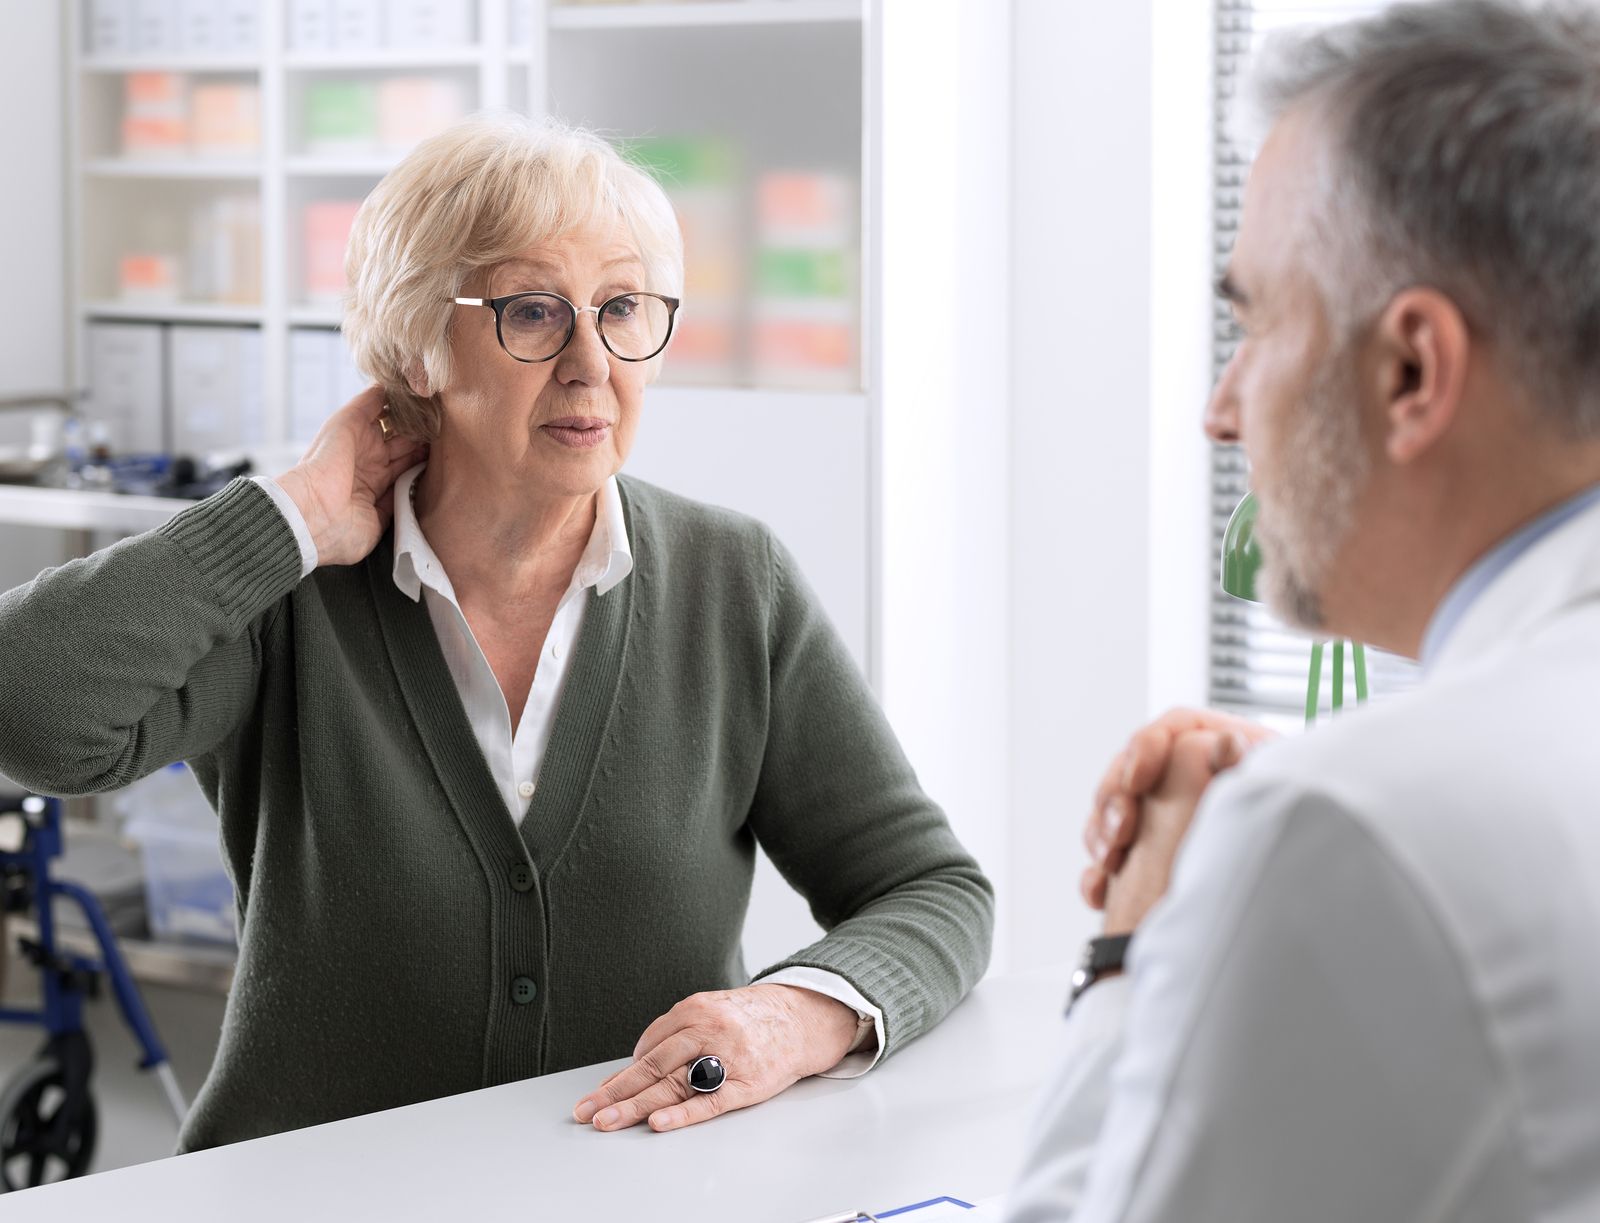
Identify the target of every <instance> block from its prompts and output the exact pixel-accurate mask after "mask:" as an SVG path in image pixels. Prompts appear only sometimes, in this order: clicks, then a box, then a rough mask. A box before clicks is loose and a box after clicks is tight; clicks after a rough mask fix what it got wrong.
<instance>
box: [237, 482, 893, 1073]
mask: <svg viewBox="0 0 1600 1223" xmlns="http://www.w3.org/2000/svg"><path fill="white" fill-rule="evenodd" d="M426 466H427V465H426V464H425V463H424V464H418V465H417V466H416V467H413V468H412V469H411V470H410V471H408V472H406V473H405V474H404V475H402V476H401V477H400V478H399V479H398V480H396V481H395V484H394V570H393V577H394V584H395V585H396V586H397V587H398V588H399V589H400V591H401V592H402V593H403V594H405V595H406V596H407V597H408V598H410V599H412V600H413V601H417V600H420V601H422V602H423V603H424V604H425V605H426V607H427V609H428V617H429V619H431V620H432V621H433V628H434V633H435V635H436V636H437V637H438V639H439V649H440V651H441V652H442V653H443V654H444V659H445V663H446V665H447V666H448V667H449V670H450V678H451V679H452V680H454V681H455V686H456V691H457V692H458V693H459V694H460V696H461V707H462V709H463V710H465V711H466V715H467V721H468V722H469V723H470V724H471V726H472V735H473V738H475V739H476V740H477V741H478V746H479V748H480V749H481V750H482V752H483V758H484V760H485V761H486V762H487V763H488V765H489V769H490V773H491V774H492V776H493V777H494V781H495V786H496V788H498V789H499V791H500V793H501V795H502V797H504V799H505V800H506V810H507V812H508V813H509V815H510V818H511V820H512V822H513V823H514V824H515V823H520V822H521V820H522V817H523V816H524V815H526V814H527V811H528V807H529V804H531V803H532V801H533V796H534V794H535V793H536V791H537V789H538V785H539V766H540V764H541V763H542V762H543V760H544V753H545V749H546V748H547V747H548V746H549V744H550V732H551V730H552V728H553V727H554V725H555V718H556V709H557V707H558V706H559V705H560V702H561V692H562V689H563V688H564V687H565V685H566V679H567V670H568V666H569V664H570V663H571V660H572V652H573V649H574V647H576V645H577V643H578V635H579V633H580V632H581V631H582V629H583V618H584V613H585V612H586V610H587V609H588V605H589V599H590V597H591V596H590V593H589V592H590V591H591V590H592V591H593V592H594V595H593V597H596V598H603V597H604V596H605V595H606V593H607V592H608V591H610V590H611V589H612V588H614V587H615V586H616V585H617V584H618V583H619V582H621V581H622V580H623V579H624V578H626V577H627V576H628V575H629V574H630V573H632V572H633V548H632V545H631V543H630V541H629V539H628V525H627V519H626V517H625V516H624V514H623V509H622V494H621V493H620V492H619V491H618V489H617V480H616V477H615V476H613V477H612V478H611V479H609V480H607V481H606V482H605V484H604V486H602V488H601V489H600V497H599V503H598V505H597V506H596V511H595V516H594V529H593V531H592V532H591V533H590V535H589V542H588V544H587V545H586V546H585V547H584V550H583V555H582V556H581V557H580V558H579V560H578V565H577V568H576V569H574V570H573V573H572V580H571V582H570V583H568V585H567V589H566V592H565V593H564V594H563V595H562V596H561V602H560V603H559V604H558V605H557V607H556V615H555V619H554V620H552V621H551V623H550V631H549V633H548V634H547V635H546V637H545V640H544V645H543V647H542V648H541V650H540V652H539V664H538V668H537V669H536V670H535V672H534V677H533V687H532V688H531V689H530V690H529V692H528V700H527V703H526V704H525V705H524V706H523V710H522V717H521V719H520V720H519V722H518V724H517V726H516V727H515V728H513V727H512V725H511V714H510V712H509V710H508V708H507V706H506V700H505V695H504V693H503V692H502V691H501V690H500V682H499V681H498V680H497V679H496V678H495V676H494V671H493V669H492V668H491V667H490V666H489V661H488V659H487V658H485V657H484V654H483V650H482V648H481V647H480V646H479V645H478V641H477V638H476V637H474V636H473V633H472V626H471V625H469V624H468V623H467V618H466V616H465V615H464V614H463V613H462V611H461V605H460V603H459V602H458V601H457V600H456V593H455V588H454V587H453V586H452V585H451V584H450V577H449V575H448V574H447V573H445V570H444V565H443V564H441V563H440V561H439V558H438V556H437V555H436V554H435V553H434V551H433V548H432V547H431V546H430V545H429V543H428V541H427V539H426V538H424V536H423V534H422V528H421V526H420V525H419V524H418V522H417V515H416V510H415V508H414V507H413V506H412V504H411V490H412V488H413V487H414V485H415V483H416V480H417V477H418V476H419V475H421V473H422V471H423V469H424V468H425V467H426ZM255 483H257V484H259V485H260V486H261V487H262V489H263V490H265V491H266V493H267V494H268V495H269V496H270V497H271V498H272V500H273V502H274V503H275V504H276V505H277V507H278V509H279V511H280V512H281V513H282V514H283V516H284V518H285V519H286V520H287V521H288V523H289V527H290V529H291V530H293V531H294V536H295V541H296V543H298V544H299V545H300V570H301V577H302V578H303V577H305V576H307V575H309V574H310V573H311V571H312V570H314V569H315V568H316V567H317V549H316V544H315V543H314V542H313V541H312V538H311V530H310V528H309V527H308V526H307V525H306V521H305V517H304V516H303V515H302V514H301V513H300V510H299V507H297V506H296V505H295V503H294V501H293V499H292V498H291V497H290V496H289V494H288V493H286V492H284V491H283V489H282V488H281V487H280V486H279V485H278V483H277V481H275V480H271V479H268V478H267V477H265V476H257V477H255ZM760 981H761V982H762V983H764V984H768V985H793V986H798V987H799V988H801V989H808V990H811V991H812V992H813V993H818V994H822V995H823V996H824V997H827V998H832V999H833V1000H834V1001H836V1002H842V1003H844V1004H845V1005H846V1006H848V1007H850V1008H852V1009H853V1010H854V1011H855V1012H856V1013H857V1014H858V1015H860V1016H864V1017H866V1018H868V1019H870V1020H871V1021H872V1027H873V1031H874V1033H875V1034H876V1036H877V1041H876V1045H875V1047H873V1048H871V1049H868V1050H864V1051H862V1052H859V1053H850V1054H847V1055H846V1056H845V1058H844V1059H843V1060H842V1061H840V1062H839V1063H838V1065H836V1066H835V1067H834V1068H833V1069H832V1070H830V1071H827V1072H826V1076H827V1077H829V1078H841V1079H843V1078H854V1077H856V1076H857V1075H860V1074H864V1073H866V1072H867V1071H868V1070H870V1069H871V1068H872V1067H873V1066H874V1065H876V1064H877V1061H878V1058H879V1057H880V1056H881V1054H882V1050H883V1012H882V1011H881V1010H880V1009H879V1008H877V1007H875V1006H873V1005H872V1003H871V1002H869V1001H868V1000H867V998H866V997H865V995H863V994H862V993H861V991H859V990H858V989H856V988H855V986H853V985H851V984H850V983H849V982H848V981H846V980H845V979H844V978H843V977H841V976H839V975H838V974H837V973H832V972H825V971H823V970H822V969H818V968H786V969H783V970H782V971H779V972H775V973H771V974H769V975H767V976H764V977H761V978H760Z"/></svg>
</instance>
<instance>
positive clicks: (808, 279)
mask: <svg viewBox="0 0 1600 1223" xmlns="http://www.w3.org/2000/svg"><path fill="white" fill-rule="evenodd" d="M847 258H848V257H847V255H846V254H845V252H844V251H839V250H831V251H829V250H820V251H807V250H790V249H784V248H778V247H769V248H767V249H765V250H762V251H760V252H758V253H757V255H756V292H757V293H759V294H760V295H761V296H763V297H848V296H849V295H850V275H849V265H848V263H847Z"/></svg>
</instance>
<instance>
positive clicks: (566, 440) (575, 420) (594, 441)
mask: <svg viewBox="0 0 1600 1223" xmlns="http://www.w3.org/2000/svg"><path fill="white" fill-rule="evenodd" d="M539 432H541V433H543V434H544V435H545V436H546V437H548V438H549V439H550V440H551V441H553V442H556V443H557V444H559V445H562V446H566V447H569V448H570V449H573V450H590V449H593V448H594V447H595V446H598V445H599V444H600V443H601V442H603V441H605V440H606V438H608V437H610V436H611V422H610V421H609V420H604V419H602V418H601V417H598V416H563V417H562V418H561V419H560V420H552V421H547V422H546V423H544V424H542V425H540V426H539Z"/></svg>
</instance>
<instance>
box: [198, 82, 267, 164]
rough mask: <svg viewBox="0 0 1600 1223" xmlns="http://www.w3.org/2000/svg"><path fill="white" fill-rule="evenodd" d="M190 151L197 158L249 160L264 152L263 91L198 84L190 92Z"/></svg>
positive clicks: (213, 84)
mask: <svg viewBox="0 0 1600 1223" xmlns="http://www.w3.org/2000/svg"><path fill="white" fill-rule="evenodd" d="M189 148H190V151H191V152H192V153H194V155H195V156H197V157H224V158H227V157H249V156H253V155H255V154H257V153H259V152H260V151H261V90H260V89H259V88H257V87H256V86H255V85H247V84H232V83H227V82H206V83H196V84H195V86H194V87H193V88H192V89H191V90H190V92H189Z"/></svg>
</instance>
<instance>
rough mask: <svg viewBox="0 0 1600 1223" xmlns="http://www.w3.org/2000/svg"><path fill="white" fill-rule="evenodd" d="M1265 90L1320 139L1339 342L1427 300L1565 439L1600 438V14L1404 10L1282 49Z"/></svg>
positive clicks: (1462, 5) (1317, 271)
mask: <svg viewBox="0 0 1600 1223" xmlns="http://www.w3.org/2000/svg"><path fill="white" fill-rule="evenodd" d="M1253 86H1254V93H1255V98H1254V101H1255V103H1256V105H1257V107H1258V108H1259V110H1260V112H1261V114H1262V115H1263V116H1264V117H1266V118H1268V119H1273V120H1275V119H1277V118H1279V117H1281V116H1282V115H1283V114H1284V113H1285V112H1287V111H1290V110H1296V111H1300V110H1302V109H1304V110H1306V112H1307V113H1309V114H1311V115H1313V116H1314V117H1315V121H1316V122H1317V123H1319V124H1321V125H1323V128H1322V130H1323V133H1324V134H1325V136H1326V138H1327V143H1326V146H1325V148H1324V150H1323V157H1322V163H1323V164H1322V165H1321V166H1320V167H1319V173H1321V174H1324V175H1327V176H1329V177H1328V180H1327V182H1325V183H1324V184H1322V186H1323V187H1324V188H1325V189H1322V190H1319V191H1318V192H1317V195H1318V197H1319V203H1318V205H1317V207H1316V209H1315V210H1314V212H1315V215H1311V216H1308V217H1307V221H1308V222H1309V223H1310V225H1311V226H1312V227H1313V229H1312V231H1311V236H1312V237H1313V239H1314V243H1313V245H1312V247H1311V249H1312V250H1314V251H1315V252H1316V253H1315V254H1314V255H1313V256H1311V258H1312V261H1313V265H1314V266H1313V272H1314V275H1315V276H1316V278H1317V279H1318V281H1319V283H1320V285H1321V288H1322V289H1323V292H1324V294H1325V295H1326V296H1327V298H1328V306H1329V309H1330V312H1331V313H1332V315H1333V317H1334V319H1335V323H1336V326H1338V327H1339V328H1340V329H1341V330H1343V331H1345V332H1346V333H1347V334H1348V332H1349V331H1350V330H1353V329H1354V328H1356V327H1358V326H1360V325H1363V324H1364V323H1366V322H1370V321H1372V320H1373V319H1375V318H1376V317H1377V315H1378V314H1379V313H1380V312H1381V311H1382V310H1383V308H1384V307H1385V306H1386V305H1387V304H1388V302H1389V301H1390V300H1391V299H1392V297H1393V295H1394V294H1395V293H1397V292H1399V291H1400V290H1402V289H1404V288H1407V287H1409V286H1413V285H1428V286H1430V287H1432V288H1435V289H1437V290H1439V291H1440V292H1442V293H1445V294H1446V295H1448V296H1449V297H1450V298H1451V300H1452V301H1454V302H1455V303H1456V305H1457V306H1458V307H1459V308H1460V309H1461V311H1462V312H1463V314H1464V315H1465V316H1466V318H1467V321H1468V324H1469V326H1470V327H1471V328H1472V329H1473V332H1474V334H1477V335H1480V336H1484V337H1486V338H1487V339H1488V341H1489V343H1490V344H1491V345H1492V346H1493V347H1494V349H1495V351H1496V352H1497V353H1498V354H1500V356H1501V357H1502V359H1503V362H1504V368H1506V369H1507V371H1508V372H1509V373H1510V374H1511V375H1512V376H1513V377H1516V378H1517V379H1518V380H1519V381H1520V382H1521V383H1522V385H1523V386H1524V387H1526V388H1527V390H1528V391H1529V392H1531V394H1532V395H1533V396H1534V397H1535V399H1536V400H1537V401H1538V403H1539V407H1540V410H1541V411H1542V412H1544V413H1546V419H1547V421H1548V422H1549V423H1553V424H1555V425H1557V426H1558V427H1559V428H1561V429H1563V430H1564V431H1566V432H1568V433H1569V434H1571V435H1572V436H1574V437H1581V436H1596V435H1600V4H1597V3H1596V2H1595V0H1589V2H1588V3H1573V2H1570V0H1566V2H1559V3H1547V4H1541V5H1537V6H1535V5H1532V4H1526V3H1516V2H1515V0H1441V2H1439V3H1403V4H1396V5H1394V6H1393V7H1391V8H1389V9H1387V10H1386V11H1384V12H1383V13H1381V14H1379V15H1377V16H1374V17H1371V18H1367V19H1365V20H1360V21H1354V22H1350V23H1347V24H1344V25H1340V26H1336V27H1332V28H1328V29H1324V30H1320V31H1316V32H1313V33H1309V34H1298V35H1290V36H1279V37H1278V38H1275V39H1273V40H1271V41H1269V43H1268V44H1267V46H1266V48H1264V50H1263V53H1262V55H1261V57H1260V59H1259V60H1258V62H1257V64H1256V68H1255V73H1254V79H1253Z"/></svg>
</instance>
